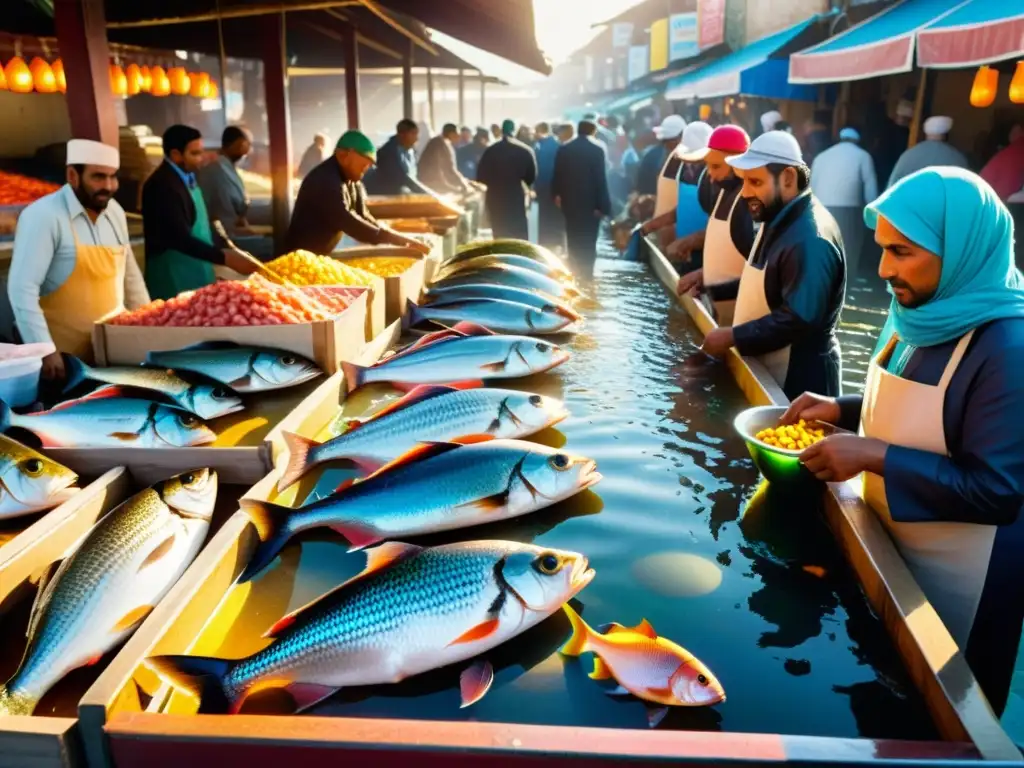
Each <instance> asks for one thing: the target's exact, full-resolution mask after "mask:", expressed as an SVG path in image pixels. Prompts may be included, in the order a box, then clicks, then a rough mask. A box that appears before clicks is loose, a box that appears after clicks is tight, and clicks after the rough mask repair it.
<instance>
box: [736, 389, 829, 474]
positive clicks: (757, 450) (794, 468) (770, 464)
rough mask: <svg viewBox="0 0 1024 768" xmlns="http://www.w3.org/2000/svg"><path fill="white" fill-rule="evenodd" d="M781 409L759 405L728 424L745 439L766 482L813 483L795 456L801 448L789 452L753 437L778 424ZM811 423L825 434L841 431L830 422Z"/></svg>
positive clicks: (781, 413)
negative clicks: (823, 430) (824, 431)
mask: <svg viewBox="0 0 1024 768" xmlns="http://www.w3.org/2000/svg"><path fill="white" fill-rule="evenodd" d="M785 412H786V408H785V407H784V406H777V405H760V406H757V407H755V408H748V409H747V410H745V411H743V412H742V413H741V414H740V415H739V416H737V417H736V419H735V421H733V423H732V425H733V427H734V428H735V430H736V432H738V433H739V435H740V437H742V438H743V440H744V441H745V442H746V444H747V450H748V451H750V458H752V459H753V460H754V465H755V466H756V467H757V469H758V470H759V471H760V472H761V474H762V475H763V476H764V479H765V480H767V481H768V482H769V483H786V484H790V485H797V484H805V483H817V482H819V481H818V480H817V479H816V478H815V477H814V475H812V474H811V473H810V471H809V470H808V469H807V467H805V466H804V465H803V464H801V463H800V458H799V457H800V454H801V453H802V451H799V450H795V451H791V450H788V449H786V448H778V447H776V446H774V445H767V444H765V443H762V442H761V441H760V440H758V439H757V438H756V437H754V435H756V434H757V433H758V432H760V431H761V430H762V429H766V428H767V427H776V426H778V424H779V420H780V419H781V418H782V415H783V414H784V413H785ZM815 426H816V427H820V428H822V429H825V430H826V435H827V434H829V433H832V432H838V431H841V430H839V429H838V428H837V427H835V426H834V425H832V424H826V423H824V422H815Z"/></svg>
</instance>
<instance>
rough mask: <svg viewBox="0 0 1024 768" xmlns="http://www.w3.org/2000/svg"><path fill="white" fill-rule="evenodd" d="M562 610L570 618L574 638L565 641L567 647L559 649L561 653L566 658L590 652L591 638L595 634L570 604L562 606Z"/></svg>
mask: <svg viewBox="0 0 1024 768" xmlns="http://www.w3.org/2000/svg"><path fill="white" fill-rule="evenodd" d="M562 610H564V611H565V615H566V616H568V617H569V623H570V624H571V625H572V636H571V637H570V638H569V639H568V640H566V641H565V645H563V646H562V647H561V648H560V649H559V652H560V653H562V654H564V655H565V656H579V655H580V654H581V653H586V652H587V651H589V650H590V636H591V635H592V634H593V630H592V629H591V628H590V627H589V626H587V622H585V621H584V620H583V617H582V616H580V615H579V614H578V613H576V611H574V610H573V609H572V606H570V605H569V604H568V603H566V604H565V605H563V606H562Z"/></svg>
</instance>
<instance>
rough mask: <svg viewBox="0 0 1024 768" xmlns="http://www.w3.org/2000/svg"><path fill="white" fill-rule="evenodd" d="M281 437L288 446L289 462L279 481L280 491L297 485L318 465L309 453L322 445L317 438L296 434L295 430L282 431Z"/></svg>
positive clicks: (278, 487)
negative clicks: (311, 438)
mask: <svg viewBox="0 0 1024 768" xmlns="http://www.w3.org/2000/svg"><path fill="white" fill-rule="evenodd" d="M281 437H282V438H284V443H285V445H286V446H287V447H288V464H287V465H286V466H285V470H284V472H282V473H281V479H280V480H278V481H277V491H278V493H280V492H281V491H283V490H284V489H285V488H288V487H290V486H292V485H295V483H297V482H299V480H301V479H302V477H303V476H304V475H305V474H306V473H307V472H308V471H309V470H310V469H311V468H312V467H314V466H316V461H310V457H309V453H310V451H312V450H313V449H314V448H316V447H317V446H318V445H320V443H318V442H317V441H316V440H310V439H309V438H308V437H303V436H302V435H296V434H295V433H294V432H282V433H281Z"/></svg>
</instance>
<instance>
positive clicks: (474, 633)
mask: <svg viewBox="0 0 1024 768" xmlns="http://www.w3.org/2000/svg"><path fill="white" fill-rule="evenodd" d="M500 624H501V622H500V621H499V620H498V619H484V620H483V621H481V622H480V623H479V624H477V625H476V626H474V627H470V628H469V629H467V630H466V631H465V632H463V633H462V634H461V635H459V636H458V637H457V638H455V639H454V640H452V641H451V642H450V643H448V647H449V648H450V647H451V646H453V645H462V644H463V643H472V642H474V641H476V640H483V639H484V638H485V637H490V636H491V635H493V634H494V633H495V632H497V631H498V626H499V625H500Z"/></svg>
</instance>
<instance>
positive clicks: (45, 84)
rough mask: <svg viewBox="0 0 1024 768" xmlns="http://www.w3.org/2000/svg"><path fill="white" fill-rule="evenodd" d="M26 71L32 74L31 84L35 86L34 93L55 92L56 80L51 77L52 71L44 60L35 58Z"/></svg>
mask: <svg viewBox="0 0 1024 768" xmlns="http://www.w3.org/2000/svg"><path fill="white" fill-rule="evenodd" d="M28 69H29V72H31V73H32V84H33V85H35V88H36V93H56V92H57V78H55V77H54V76H53V70H52V69H51V68H50V65H49V64H47V63H46V60H45V59H41V58H39V57H38V56H36V57H35V58H34V59H32V63H31V64H29V65H28Z"/></svg>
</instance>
